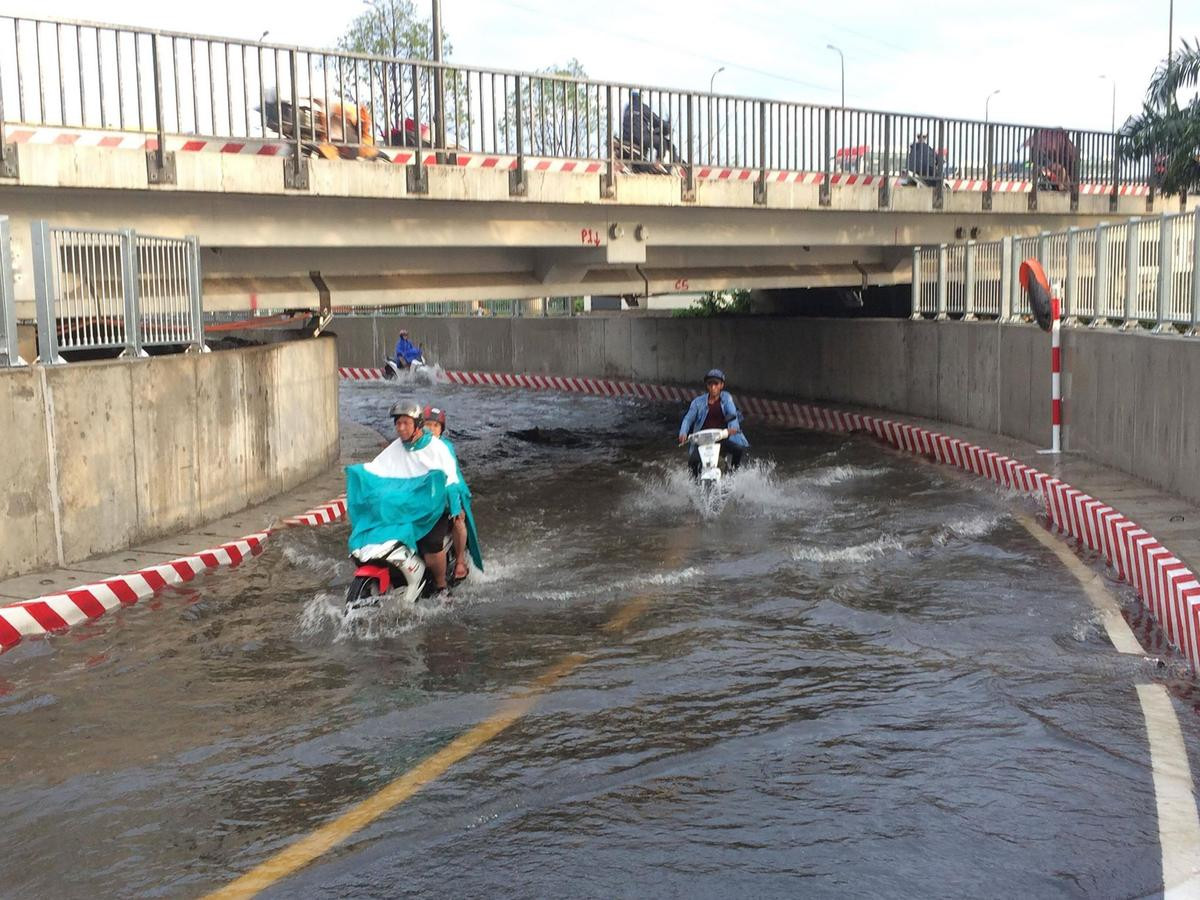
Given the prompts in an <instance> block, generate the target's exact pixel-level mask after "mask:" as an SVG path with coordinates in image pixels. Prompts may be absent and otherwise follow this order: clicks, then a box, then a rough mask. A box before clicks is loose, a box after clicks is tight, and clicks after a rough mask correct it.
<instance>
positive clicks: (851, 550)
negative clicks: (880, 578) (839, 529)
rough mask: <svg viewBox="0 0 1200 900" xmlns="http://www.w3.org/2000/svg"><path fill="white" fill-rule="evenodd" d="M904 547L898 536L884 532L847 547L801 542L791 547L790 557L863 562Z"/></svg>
mask: <svg viewBox="0 0 1200 900" xmlns="http://www.w3.org/2000/svg"><path fill="white" fill-rule="evenodd" d="M904 549H905V548H904V543H903V542H902V541H900V540H899V538H896V537H895V536H893V535H890V534H885V535H880V536H879V537H878V538H876V539H875V540H873V541H867V542H865V543H862V544H854V545H852V546H849V547H818V546H815V545H812V544H801V545H799V546H797V547H794V548H793V549H792V559H794V560H797V561H798V562H814V563H818V564H822V565H825V564H833V565H839V564H844V563H865V562H870V561H871V560H873V559H879V558H880V557H883V556H888V555H890V554H893V553H902V552H903V551H904Z"/></svg>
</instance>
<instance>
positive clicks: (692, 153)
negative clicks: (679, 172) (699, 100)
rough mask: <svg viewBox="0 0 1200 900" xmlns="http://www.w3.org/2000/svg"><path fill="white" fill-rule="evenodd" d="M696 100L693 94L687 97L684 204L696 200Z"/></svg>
mask: <svg viewBox="0 0 1200 900" xmlns="http://www.w3.org/2000/svg"><path fill="white" fill-rule="evenodd" d="M695 100H696V98H695V97H694V96H692V95H691V94H688V95H687V159H686V160H685V161H684V167H683V195H682V197H681V199H682V200H683V202H684V203H692V202H694V201H695V199H696V125H695V110H694V107H695Z"/></svg>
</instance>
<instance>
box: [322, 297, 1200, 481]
mask: <svg viewBox="0 0 1200 900" xmlns="http://www.w3.org/2000/svg"><path fill="white" fill-rule="evenodd" d="M401 327H407V328H408V329H409V330H410V331H411V332H412V334H413V337H414V338H415V339H416V340H418V341H419V342H421V343H423V344H424V346H425V348H426V351H427V354H428V357H429V358H430V359H431V360H434V361H436V362H438V363H440V364H441V365H443V366H444V367H446V368H456V369H466V370H478V371H488V372H529V373H546V374H555V375H591V376H598V377H609V378H629V379H634V380H638V381H649V382H659V383H676V384H695V383H696V382H697V380H698V379H699V377H700V375H701V373H702V372H703V371H704V370H705V369H707V368H708V367H709V366H712V365H715V366H720V367H722V368H724V369H725V370H726V371H727V372H728V373H729V377H730V386H731V387H732V389H733V390H734V391H735V393H736V392H737V391H744V392H751V391H752V392H755V393H768V394H777V395H781V396H788V397H799V398H806V399H811V400H819V401H829V402H833V403H847V404H854V405H860V406H866V407H871V408H874V409H885V410H891V411H895V412H899V413H907V414H910V415H917V416H924V417H927V418H931V419H938V420H941V421H944V422H952V423H955V424H958V425H965V426H969V427H972V428H979V429H981V430H985V431H990V432H994V433H999V434H1006V435H1010V436H1012V437H1016V438H1020V439H1022V440H1025V441H1029V442H1031V443H1034V444H1044V445H1047V446H1048V445H1049V441H1050V433H1049V432H1050V426H1049V422H1050V399H1049V395H1050V373H1049V367H1050V366H1049V353H1050V351H1049V340H1048V338H1047V336H1046V335H1045V334H1043V333H1042V332H1040V331H1038V330H1037V329H1036V328H1034V327H1032V326H1030V325H1003V326H1001V325H997V324H995V323H985V322H913V321H908V320H904V319H854V320H851V319H800V318H770V317H761V318H758V317H756V318H744V319H670V318H656V317H640V316H633V315H623V316H613V317H601V316H586V317H578V318H573V319H540V318H521V319H495V318H490V319H435V318H402V317H394V318H380V319H370V318H347V319H341V320H338V321H337V322H336V323H335V327H334V330H335V331H336V332H337V333H338V348H339V353H340V359H341V360H342V364H344V365H351V366H378V365H379V364H380V360H382V358H383V357H384V356H385V355H386V354H387V353H388V352H389V351H390V349H391V347H392V346H393V344H394V342H395V335H396V332H397V331H398V330H399V329H400V328H401ZM1063 368H1064V386H1063V391H1064V396H1065V400H1066V402H1065V419H1066V425H1065V429H1064V440H1065V442H1066V446H1067V448H1068V449H1069V450H1073V451H1078V452H1081V453H1084V454H1087V455H1088V456H1090V457H1091V458H1093V459H1095V460H1097V461H1098V462H1102V463H1104V464H1105V465H1109V466H1113V467H1114V468H1117V469H1121V470H1123V471H1125V472H1128V473H1130V474H1132V475H1135V476H1137V477H1139V478H1142V479H1145V480H1147V481H1150V482H1151V483H1153V484H1155V485H1156V486H1159V487H1161V488H1164V489H1165V490H1169V491H1171V492H1172V493H1176V494H1179V495H1181V496H1183V497H1186V498H1188V499H1190V500H1194V501H1200V465H1198V463H1200V390H1198V389H1194V388H1193V386H1194V385H1197V384H1200V341H1197V340H1194V339H1187V338H1181V337H1170V336H1163V335H1150V334H1140V333H1139V334H1130V333H1124V332H1115V331H1108V330H1102V329H1085V328H1070V329H1066V330H1064V332H1063ZM1193 413H1196V415H1193Z"/></svg>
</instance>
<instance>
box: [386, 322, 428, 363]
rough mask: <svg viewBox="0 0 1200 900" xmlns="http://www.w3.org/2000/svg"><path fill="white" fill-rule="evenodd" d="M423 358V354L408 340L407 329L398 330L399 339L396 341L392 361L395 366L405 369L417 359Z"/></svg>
mask: <svg viewBox="0 0 1200 900" xmlns="http://www.w3.org/2000/svg"><path fill="white" fill-rule="evenodd" d="M422 356H424V352H423V351H422V350H421V348H420V347H418V346H417V345H416V344H414V343H413V342H412V341H410V340H409V339H408V329H407V328H401V329H400V337H399V338H397V340H396V353H395V355H394V356H393V359H394V360H395V362H396V365H397V366H399V367H400V368H402V369H407V368H408V367H409V366H411V365H412V364H413V362H415V361H416V360H418V359H421V358H422Z"/></svg>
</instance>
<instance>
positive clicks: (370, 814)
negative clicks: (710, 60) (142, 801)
mask: <svg viewBox="0 0 1200 900" xmlns="http://www.w3.org/2000/svg"><path fill="white" fill-rule="evenodd" d="M684 551H685V548H683V547H678V546H676V547H673V548H672V549H671V551H670V553H669V554H668V555H667V558H666V559H665V560H664V562H665V565H666V567H667V568H670V567H672V566H675V565H677V564H678V563H679V561H680V560H681V559H682V558H683V556H684ZM649 605H650V595H649V593H648V592H643V593H640V594H636V595H634V596H633V597H630V598H629V599H628V600H627V601H626V602H625V603H623V604H621V607H620V608H619V609H618V610H617V611H616V612H615V613H613V615H612V617H611V618H610V619H609V620H608V621H606V622H605V623H604V624H603V625H601V626H600V628H601V630H602V631H604V632H606V633H608V634H620V633H622V632H624V631H625V630H626V629H627V628H629V626H630V625H632V624H633V622H634V621H635V620H636V619H637V618H638V617H639V616H640V615H642V613H644V612H645V611H646V609H647V608H648V607H649ZM587 659H588V656H587V655H586V654H584V653H569V654H567V655H566V656H564V657H563V658H562V659H560V660H559V661H558V662H556V663H555V664H554V665H552V666H551V667H550V668H549V669H547V670H546V671H545V672H543V673H542V674H541V675H539V676H538V677H537V678H535V679H534V681H533V683H532V684H531V685H530V686H529V687H528V688H526V689H525V690H524V691H523V692H522V693H520V694H519V695H517V696H516V697H513V698H512V699H510V700H508V701H507V702H506V703H505V704H504V705H503V706H502V707H501V708H500V709H499V710H498V711H497V712H496V713H494V714H493V715H491V716H490V717H489V718H487V719H485V720H484V721H482V722H480V723H479V724H478V725H476V726H474V727H473V728H471V729H469V730H468V731H465V732H463V733H462V734H460V735H459V736H458V737H456V738H455V739H454V740H452V741H451V742H450V743H449V744H447V745H446V746H445V747H443V748H442V749H441V750H438V751H437V752H436V753H434V754H432V755H431V756H427V757H426V758H425V759H423V760H421V762H419V763H417V765H416V766H414V767H413V768H411V769H409V770H408V771H407V772H405V773H404V774H403V775H401V776H400V777H399V778H397V779H396V780H395V781H393V782H391V783H390V784H388V785H387V786H385V787H384V788H382V789H380V790H379V791H377V792H376V793H375V794H373V795H372V796H370V797H368V798H367V799H366V800H363V801H361V802H360V803H357V804H355V805H354V806H352V807H351V808H350V809H349V810H347V811H346V812H344V813H343V814H342V815H340V816H338V817H337V818H336V819H333V820H332V821H330V822H327V823H326V824H324V825H322V826H321V827H320V828H318V829H317V830H316V831H313V832H311V833H310V834H308V835H306V836H305V837H302V838H300V839H299V840H297V841H294V842H293V843H291V844H289V845H288V846H287V847H285V848H284V849H283V850H281V851H279V852H278V853H276V854H275V855H274V856H271V857H270V858H268V859H267V860H265V861H264V862H262V863H260V864H259V865H257V866H255V867H254V868H253V869H251V870H250V871H249V872H247V873H246V874H245V875H242V876H241V877H240V878H238V879H236V880H234V881H232V882H230V883H229V884H228V885H226V886H225V887H223V888H219V889H218V890H215V891H213V892H211V893H209V894H206V895H205V900H232V898H239V900H240V898H246V897H253V896H254V895H255V894H257V893H259V892H260V891H263V890H266V889H267V888H268V887H270V886H271V885H273V884H275V883H276V882H278V881H281V880H282V879H284V878H286V877H287V876H289V875H291V874H293V873H295V872H298V871H299V870H300V869H302V868H304V867H305V866H307V865H308V864H309V863H311V862H313V861H314V860H316V859H318V858H319V857H321V856H323V855H324V854H325V853H327V852H329V851H330V850H331V849H333V848H334V847H336V846H337V845H338V844H340V843H342V842H343V841H345V840H346V839H347V838H349V837H350V836H351V835H353V834H355V833H356V832H358V831H361V830H362V829H363V828H366V827H367V826H368V825H370V824H371V823H372V822H374V821H375V820H376V819H378V818H379V817H380V816H382V815H384V814H385V813H387V812H388V811H390V810H391V809H394V808H395V807H397V806H399V805H400V804H401V803H403V802H404V801H405V800H407V799H408V798H409V797H411V796H412V795H413V794H415V793H416V792H417V791H419V790H420V789H421V788H423V787H424V786H425V785H427V784H429V782H431V781H433V780H435V779H436V778H438V777H440V776H441V775H443V774H444V773H445V772H446V770H447V769H449V768H450V767H451V766H452V765H454V764H455V763H457V762H460V761H461V760H463V759H465V758H466V757H468V756H470V755H471V754H472V753H474V752H475V751H476V750H478V749H480V748H481V747H482V746H483V745H484V744H486V743H488V742H489V741H491V740H492V739H493V738H495V737H496V736H497V735H499V734H501V733H502V732H503V731H504V730H505V729H507V728H508V727H509V726H510V725H512V724H513V723H514V722H516V721H517V720H518V719H520V718H521V717H522V716H524V715H525V714H526V713H527V712H529V710H530V709H532V708H533V704H534V701H536V700H537V698H538V696H539V695H540V694H542V693H544V692H545V691H547V690H548V689H549V688H551V687H552V686H553V685H554V684H555V683H556V682H557V681H558V680H559V679H561V678H563V677H565V676H566V675H569V674H570V673H571V672H573V671H575V669H577V668H579V667H580V666H581V665H583V663H584V662H586V661H587Z"/></svg>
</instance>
